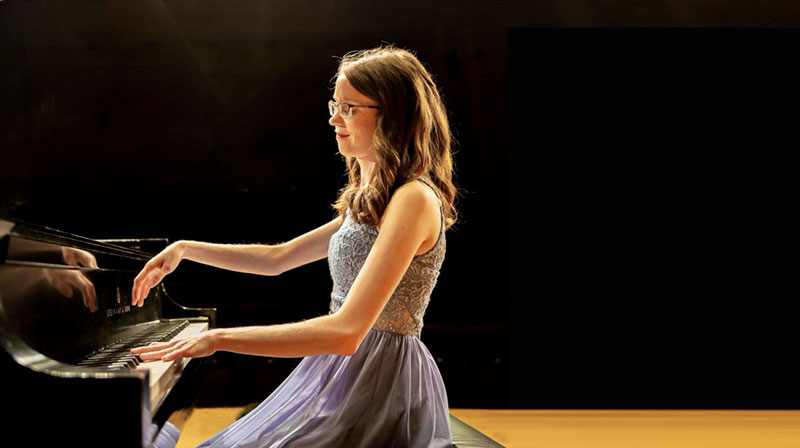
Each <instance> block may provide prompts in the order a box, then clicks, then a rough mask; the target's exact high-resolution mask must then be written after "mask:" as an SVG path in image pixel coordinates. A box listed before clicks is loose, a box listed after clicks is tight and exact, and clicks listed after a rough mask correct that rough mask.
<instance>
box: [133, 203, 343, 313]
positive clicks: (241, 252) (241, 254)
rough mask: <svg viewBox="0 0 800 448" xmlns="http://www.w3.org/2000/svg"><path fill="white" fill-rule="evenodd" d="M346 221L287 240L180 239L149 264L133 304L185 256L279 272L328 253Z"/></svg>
mask: <svg viewBox="0 0 800 448" xmlns="http://www.w3.org/2000/svg"><path fill="white" fill-rule="evenodd" d="M341 225H342V219H341V218H339V217H337V218H336V219H334V220H333V221H331V222H329V223H327V224H325V225H323V226H321V227H318V228H316V229H314V230H312V231H310V232H307V233H305V234H303V235H301V236H299V237H297V238H295V239H293V240H292V241H289V242H287V243H283V244H278V245H274V246H269V245H265V244H214V243H203V242H200V241H184V240H181V241H177V242H175V243H173V244H170V245H169V247H167V248H166V249H164V250H163V251H161V253H159V254H158V255H156V256H155V257H153V258H152V259H150V261H148V262H147V264H145V266H144V268H143V269H142V271H141V272H140V273H139V275H137V276H136V278H135V279H134V281H133V291H132V294H131V296H132V300H131V303H132V304H133V305H139V306H141V305H142V304H143V303H144V299H145V297H147V294H148V291H150V289H151V288H153V287H154V286H156V285H157V284H158V283H159V282H160V281H161V280H163V279H164V277H166V276H167V275H168V274H169V273H171V272H172V271H174V270H175V268H177V267H178V264H179V263H180V262H181V260H183V259H187V260H192V261H196V262H198V263H203V264H207V265H209V266H214V267H217V268H221V269H227V270H230V271H236V272H244V273H249V274H260V275H279V274H281V273H283V272H286V271H288V270H291V269H294V268H296V267H298V266H302V265H304V264H307V263H311V262H313V261H317V260H320V259H323V258H325V257H327V256H328V242H329V241H330V239H331V235H333V234H334V233H335V232H336V230H338V229H339V227H340V226H341Z"/></svg>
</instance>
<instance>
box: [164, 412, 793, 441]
mask: <svg viewBox="0 0 800 448" xmlns="http://www.w3.org/2000/svg"><path fill="white" fill-rule="evenodd" d="M242 409H243V408H200V409H196V410H195V412H194V414H193V415H192V417H191V418H190V419H189V422H188V423H187V425H186V428H184V433H183V434H182V435H181V439H180V441H179V442H178V445H177V448H187V447H194V446H195V445H197V444H198V443H200V442H201V441H203V440H205V439H206V438H207V437H209V436H211V435H213V434H214V433H216V432H217V431H219V430H220V429H222V428H224V427H225V426H227V425H229V424H230V423H232V422H233V421H235V420H236V417H237V416H238V415H239V412H241V410H242ZM450 412H451V414H452V415H454V416H455V417H457V418H458V419H460V420H462V421H464V422H465V423H467V424H469V425H470V426H472V427H474V428H475V429H477V430H479V431H481V432H482V433H484V434H486V435H487V436H489V437H491V438H492V439H494V440H495V441H497V442H499V443H501V444H503V445H504V446H506V447H508V448H538V447H541V448H586V447H592V448H722V447H726V448H729V447H758V448H789V447H792V448H795V447H798V446H800V411H794V410H791V411H783V410H778V411H772V410H529V409H451V410H450Z"/></svg>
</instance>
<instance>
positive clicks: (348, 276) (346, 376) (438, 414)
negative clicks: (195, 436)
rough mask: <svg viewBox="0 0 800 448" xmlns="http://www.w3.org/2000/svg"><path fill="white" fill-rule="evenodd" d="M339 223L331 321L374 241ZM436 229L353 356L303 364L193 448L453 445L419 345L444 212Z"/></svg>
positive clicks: (441, 396) (441, 395)
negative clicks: (431, 241)
mask: <svg viewBox="0 0 800 448" xmlns="http://www.w3.org/2000/svg"><path fill="white" fill-rule="evenodd" d="M421 180H422V179H421ZM423 182H425V183H426V184H427V182H426V181H425V180H423ZM346 215H347V216H346V217H345V220H344V222H343V223H342V226H341V227H340V228H339V230H338V231H337V232H336V233H334V234H333V236H332V237H331V240H330V244H329V247H328V264H329V266H330V271H331V277H332V278H333V292H332V293H331V306H330V312H331V313H335V312H337V311H338V310H339V308H341V306H342V303H343V302H344V300H345V297H346V296H347V292H348V291H349V290H350V287H351V286H352V284H353V281H354V280H355V278H356V275H357V274H358V272H359V270H360V269H361V266H362V265H363V264H364V262H365V261H366V259H367V255H368V254H369V251H370V249H371V248H372V245H373V243H374V242H375V239H376V237H377V235H378V231H377V229H376V228H375V227H370V226H364V225H361V224H358V223H356V222H355V221H353V220H352V219H351V218H350V216H349V213H347V214H346ZM441 229H442V230H441V231H440V234H439V239H438V241H437V242H436V244H435V245H434V247H433V248H432V249H431V250H429V251H428V252H425V253H424V254H422V255H419V256H417V257H415V258H414V260H413V261H412V262H411V265H410V267H409V268H408V271H407V272H406V273H405V276H404V277H403V279H402V281H401V282H400V285H399V286H398V287H397V289H396V290H395V292H394V294H393V295H392V297H391V298H390V299H389V302H388V303H387V304H386V307H385V308H384V310H383V312H382V313H381V315H380V316H379V317H378V320H377V322H376V323H375V325H374V326H373V328H372V329H371V330H370V332H369V333H368V334H367V336H366V337H365V338H364V340H363V341H362V343H361V345H360V346H359V348H358V350H357V351H356V352H355V353H354V354H353V355H351V356H343V355H315V356H308V357H306V358H304V359H303V360H302V361H301V362H300V364H298V366H297V367H296V368H295V370H294V371H293V372H292V373H291V374H290V375H289V376H288V377H287V378H286V380H285V381H284V382H283V383H282V384H281V385H280V386H278V388H277V389H276V390H275V391H274V392H273V393H272V394H271V395H270V396H269V397H267V399H266V400H264V402H263V403H261V405H259V406H258V407H257V408H255V409H254V410H253V411H251V412H250V413H248V414H247V415H246V416H244V417H242V418H241V419H239V420H238V421H236V422H235V423H233V424H231V425H230V426H228V427H227V428H225V429H223V430H222V431H220V432H219V433H217V434H216V435H214V436H213V437H211V438H210V439H208V440H206V441H205V442H203V443H201V444H200V445H199V447H209V448H211V447H213V448H218V447H225V448H233V447H242V448H244V447H247V448H256V447H258V448H267V447H269V448H278V447H450V446H452V438H451V434H450V420H449V410H448V405H447V394H446V391H445V387H444V383H443V382H442V377H441V375H440V373H439V370H438V368H437V366H436V362H435V361H434V359H433V357H432V356H431V354H430V352H428V349H427V348H426V347H425V345H424V344H423V343H422V341H420V339H419V335H420V330H422V317H423V314H424V313H425V309H426V308H427V306H428V301H429V300H430V296H431V291H432V290H433V287H434V285H435V284H436V279H437V278H438V276H439V269H440V268H441V266H442V262H443V261H444V255H445V235H444V214H442V227H441Z"/></svg>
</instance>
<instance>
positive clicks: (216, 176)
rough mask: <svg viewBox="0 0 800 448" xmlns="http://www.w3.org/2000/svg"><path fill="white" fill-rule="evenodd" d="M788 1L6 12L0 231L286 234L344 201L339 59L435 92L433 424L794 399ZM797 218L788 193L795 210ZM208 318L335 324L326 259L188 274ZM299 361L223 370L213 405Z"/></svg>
mask: <svg viewBox="0 0 800 448" xmlns="http://www.w3.org/2000/svg"><path fill="white" fill-rule="evenodd" d="M798 19H800V7H797V6H795V4H794V3H792V2H771V3H770V5H758V6H757V7H756V6H750V5H749V4H747V3H745V2H728V3H726V4H724V5H718V4H717V2H711V1H692V2H690V1H685V2H678V1H671V2H668V1H664V2H650V3H647V4H637V5H631V4H629V2H603V3H602V5H597V4H595V3H594V2H580V1H565V2H515V1H505V2H491V3H489V2H479V1H466V2H464V1H462V2H430V1H428V2H421V1H420V2H417V1H413V2H398V3H386V2H367V1H358V2H339V1H326V2H322V1H321V2H314V1H294V2H267V1H263V2H254V1H196V0H195V1H174V0H163V1H136V2H133V1H110V0H106V1H100V0H96V1H78V2H56V1H37V0H31V1H11V0H7V1H3V2H0V60H2V71H0V92H2V94H3V96H2V98H1V99H0V101H2V103H0V106H1V107H0V145H1V146H0V148H1V150H2V154H1V156H0V157H2V158H1V159H0V161H2V164H1V165H0V188H2V203H0V213H1V214H2V216H3V217H5V218H7V219H8V218H10V219H22V220H29V221H33V222H38V223H42V224H45V225H49V226H52V227H55V228H59V229H62V230H66V231H70V232H75V233H78V234H82V235H86V236H90V237H95V238H110V237H114V238H125V237H167V238H169V239H171V240H177V239H196V240H204V241H213V242H227V243H241V242H264V243H277V242H281V241H286V240H289V239H291V238H293V237H295V236H297V235H299V234H301V233H303V232H306V231H308V230H311V229H313V228H315V227H317V226H318V225H321V224H323V223H325V222H327V221H328V220H330V219H331V218H332V216H333V212H332V209H331V207H330V204H331V203H332V202H333V201H334V200H335V198H336V192H337V191H338V189H339V188H341V187H342V186H343V185H344V181H345V177H344V163H343V162H342V160H341V157H340V156H339V155H338V153H337V151H336V146H335V141H334V138H333V134H332V132H331V127H330V126H329V125H328V124H327V120H328V114H327V111H326V107H325V102H326V101H327V100H328V99H329V98H330V95H331V88H332V85H331V83H330V79H331V77H332V76H333V75H334V73H335V70H336V66H337V60H336V57H337V56H342V55H344V54H345V53H346V52H348V51H350V50H355V49H362V48H369V47H373V46H376V45H378V44H381V43H393V44H395V45H397V46H400V47H404V48H409V49H411V50H413V51H415V52H416V53H417V55H418V57H419V58H420V60H422V61H423V62H424V63H426V64H427V65H428V67H429V68H430V70H431V72H432V73H433V74H434V76H435V78H436V81H437V83H438V85H439V86H440V89H441V91H442V93H443V96H444V100H445V102H446V105H447V107H448V110H449V111H450V119H451V125H452V127H453V132H454V134H455V139H456V142H457V143H456V148H455V149H456V151H457V153H456V155H455V160H456V169H457V178H456V181H457V184H458V185H459V187H460V188H461V189H462V195H461V197H460V198H459V201H458V203H457V205H458V206H459V210H460V214H461V217H462V220H461V222H460V223H458V224H457V225H456V226H455V227H454V228H453V229H451V231H449V232H448V236H447V238H448V255H447V261H446V263H445V265H444V267H443V270H442V275H441V277H440V280H439V284H438V286H437V288H436V290H435V292H434V296H433V299H432V302H431V305H430V307H429V309H428V312H427V314H426V322H425V330H424V331H423V335H422V339H423V341H424V342H425V343H426V345H427V346H428V347H429V349H430V350H431V352H432V353H433V355H434V357H436V358H437V361H438V363H439V367H440V369H441V371H442V374H443V377H444V380H445V384H446V386H447V388H448V395H449V398H450V405H451V406H452V407H523V408H625V407H630V408H669V407H675V408H693V407H696V408H751V407H756V408H757V407H766V408H780V407H789V408H792V407H797V406H798V391H797V388H796V386H795V385H794V381H793V379H794V378H795V377H796V374H797V373H798V372H797V369H796V368H794V367H792V366H793V364H792V361H793V357H794V351H793V350H792V348H793V347H794V345H795V340H796V337H795V336H794V333H795V332H794V328H795V325H794V320H795V319H794V314H793V313H791V308H790V305H791V301H792V300H793V299H795V298H796V292H794V293H791V292H790V291H789V290H786V289H783V288H782V285H783V284H785V282H786V279H787V278H788V272H789V270H788V265H787V264H784V263H782V262H781V261H780V260H778V256H779V255H780V254H781V253H783V251H784V250H783V249H782V248H783V247H784V246H785V245H786V241H785V234H784V233H782V232H781V229H780V226H781V224H782V223H783V222H784V221H783V219H782V218H781V216H780V213H781V210H784V209H786V208H787V206H790V205H791V202H789V203H782V202H781V201H778V200H776V198H778V197H779V196H780V193H781V192H782V191H786V189H785V184H784V183H785V182H788V181H789V180H790V178H789V177H786V176H785V175H784V174H782V173H783V171H781V168H786V167H787V165H786V164H785V162H784V161H783V157H782V154H781V152H782V151H784V152H785V151H790V150H791V149H793V148H796V147H797V145H796V137H794V136H793V135H792V131H793V129H794V127H796V120H797V113H796V112H795V109H796V106H795V104H796V103H794V102H793V101H794V97H795V95H796V87H795V84H796V79H797V74H798V73H797V69H795V68H794V67H793V66H792V62H793V61H792V58H793V55H795V54H796V49H797V45H798V43H800V34H798V31H797V30H796V29H793V28H791V27H794V26H796V25H797V24H798V23H800V22H799V21H798ZM795 202H796V201H795ZM167 287H168V289H169V291H170V292H171V294H172V295H173V296H174V297H176V298H177V299H178V300H179V301H181V302H182V303H184V304H186V305H190V306H216V307H218V309H219V324H220V325H224V326H227V325H247V324H257V323H278V322H285V321H287V320H298V319H303V318H308V317H313V316H315V315H319V314H322V313H325V312H326V311H327V306H328V300H329V293H330V287H331V283H330V277H329V274H328V271H327V266H326V265H325V263H315V264H312V265H310V266H307V267H304V268H302V269H299V270H296V271H293V272H290V273H286V274H284V275H281V276H280V277H275V278H261V277H256V276H247V275H242V274H235V273H226V272H222V271H218V270H213V269H210V268H207V267H204V266H200V265H197V264H194V263H188V262H187V263H185V264H183V265H182V266H181V269H180V270H179V271H178V272H176V273H175V274H173V275H172V276H171V277H170V278H168V280H167ZM296 362H297V361H296V360H281V359H276V360H272V359H265V358H257V357H246V356H238V355H235V356H234V355H229V354H224V353H222V354H217V355H215V356H214V357H213V358H212V359H211V360H209V362H208V364H207V369H206V373H205V375H206V377H205V381H206V387H204V388H203V390H204V392H203V396H202V400H203V401H204V403H206V404H225V403H228V404H232V403H247V402H250V401H259V400H260V399H263V397H264V396H266V394H268V393H269V392H270V391H271V390H272V389H274V387H275V386H277V384H279V382H280V381H281V380H282V378H284V377H285V376H286V374H287V373H288V372H289V370H290V369H291V368H292V367H293V366H294V365H295V364H296Z"/></svg>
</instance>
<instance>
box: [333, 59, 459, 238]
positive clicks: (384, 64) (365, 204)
mask: <svg viewBox="0 0 800 448" xmlns="http://www.w3.org/2000/svg"><path fill="white" fill-rule="evenodd" d="M341 74H344V75H345V77H346V78H347V80H348V81H349V82H350V84H351V85H352V86H353V87H354V88H355V89H356V90H358V91H359V92H361V93H363V94H364V95H366V96H367V97H369V98H370V99H372V100H374V101H376V102H377V103H378V104H379V105H380V109H377V114H376V119H375V120H376V122H375V124H376V126H375V134H374V136H373V138H372V141H373V146H374V148H375V152H376V154H377V159H378V163H377V166H376V169H375V172H374V173H373V178H372V179H370V180H369V186H368V187H366V188H364V189H362V188H360V185H361V169H360V166H359V164H358V161H357V160H356V159H355V158H353V157H345V160H346V163H347V170H348V173H349V181H348V183H347V185H346V186H345V187H344V188H343V189H342V190H341V191H340V192H339V198H338V199H337V200H336V203H335V204H334V205H333V207H334V208H335V209H336V210H337V211H338V213H339V216H344V214H345V213H346V211H347V209H348V208H349V209H350V211H351V217H352V219H353V220H355V221H356V222H358V223H360V224H365V225H371V226H377V225H378V223H379V222H380V219H381V216H383V212H384V210H385V209H386V206H387V205H388V203H389V198H390V197H391V196H392V194H393V193H394V191H395V190H396V189H397V188H399V187H400V186H402V185H403V184H405V183H407V182H410V181H412V180H414V179H417V178H419V177H421V176H425V177H426V178H427V179H429V180H430V183H432V184H433V186H434V187H435V188H436V189H437V190H438V193H439V198H441V200H442V205H443V206H444V214H445V227H447V228H449V227H450V226H452V225H453V224H454V223H455V222H456V220H457V217H458V214H457V212H456V208H455V205H454V202H455V198H456V195H457V194H458V189H457V188H456V186H455V184H454V182H453V158H452V154H451V142H452V140H453V138H452V134H451V131H450V125H449V123H448V120H447V110H446V109H445V107H444V102H443V101H442V98H441V96H440V94H439V90H438V89H437V87H436V85H435V84H434V82H433V79H432V77H431V74H430V73H429V72H428V70H427V69H426V68H425V67H424V66H423V65H422V63H420V61H419V60H418V59H417V58H416V56H414V55H413V54H412V53H410V52H409V51H406V50H403V49H399V48H396V47H394V46H392V45H389V46H380V47H377V48H373V49H369V50H361V51H354V52H350V53H347V54H346V55H345V56H344V57H343V58H342V59H341V62H340V63H339V69H338V71H337V72H336V76H334V78H333V80H334V81H335V80H336V79H337V78H338V77H339V75H341Z"/></svg>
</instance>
